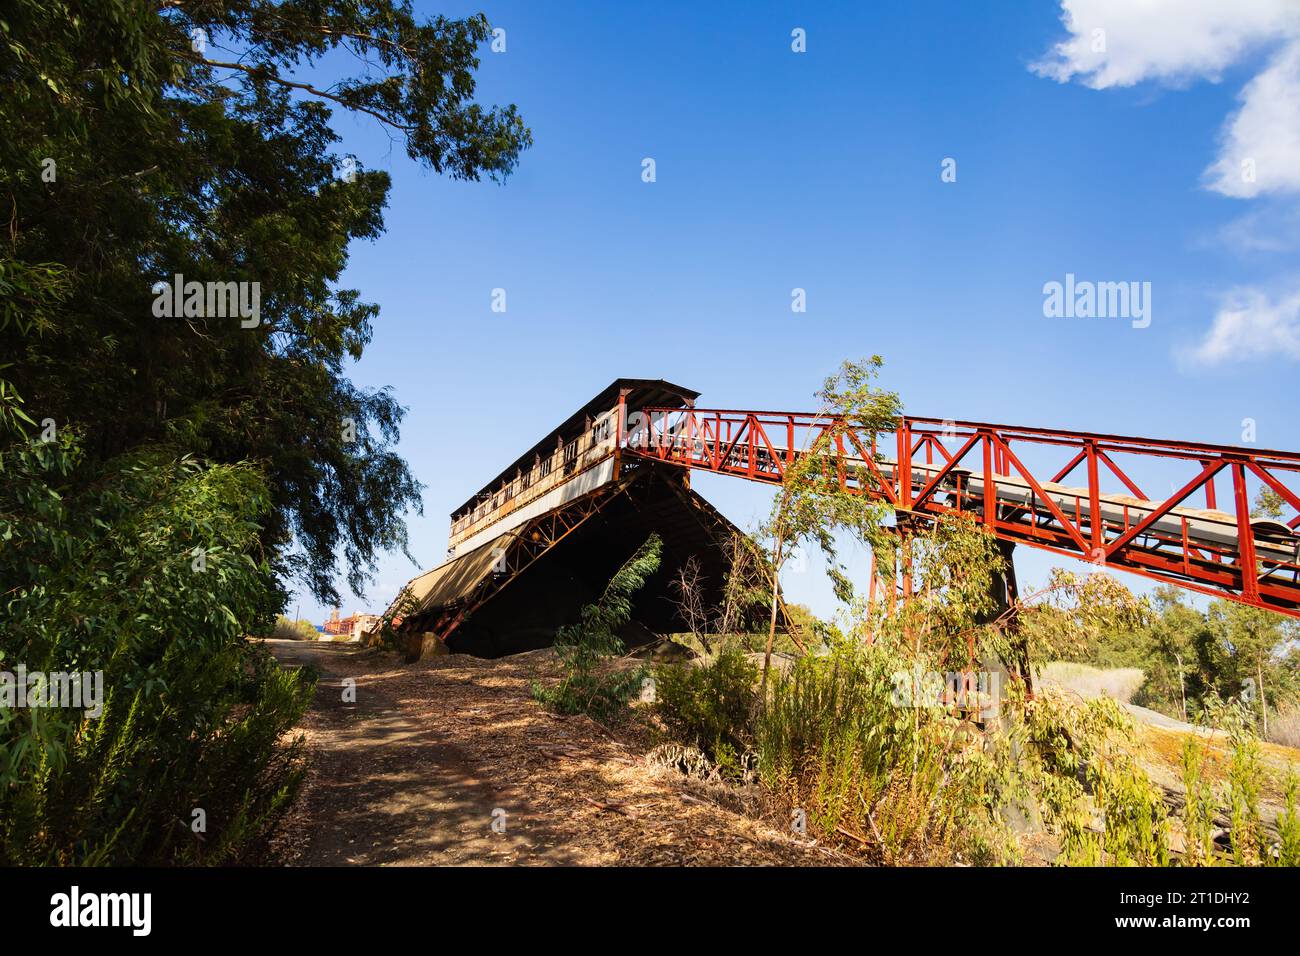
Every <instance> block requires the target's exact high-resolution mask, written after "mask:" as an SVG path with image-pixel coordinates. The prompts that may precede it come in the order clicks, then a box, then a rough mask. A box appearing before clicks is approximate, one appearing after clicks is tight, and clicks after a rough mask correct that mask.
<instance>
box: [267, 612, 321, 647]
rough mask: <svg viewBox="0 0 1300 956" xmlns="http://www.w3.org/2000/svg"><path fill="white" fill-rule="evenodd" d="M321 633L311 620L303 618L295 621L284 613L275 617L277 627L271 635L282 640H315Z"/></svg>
mask: <svg viewBox="0 0 1300 956" xmlns="http://www.w3.org/2000/svg"><path fill="white" fill-rule="evenodd" d="M319 634H320V632H319V631H317V630H316V626H315V625H314V624H312V622H311V621H308V620H305V619H302V618H299V619H298V620H296V621H293V620H290V619H289V618H287V617H285V616H284V615H283V614H281V615H279V616H278V617H277V618H276V619H275V627H274V628H273V629H272V630H271V636H272V637H276V638H279V639H280V640H282V641H314V640H316V638H317V637H318V636H319Z"/></svg>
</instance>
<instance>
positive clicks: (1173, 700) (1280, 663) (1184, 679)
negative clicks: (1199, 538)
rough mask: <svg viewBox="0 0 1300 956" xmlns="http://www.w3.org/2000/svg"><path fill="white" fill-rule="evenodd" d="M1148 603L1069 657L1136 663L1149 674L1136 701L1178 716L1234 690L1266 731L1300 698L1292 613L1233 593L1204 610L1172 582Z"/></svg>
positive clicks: (1299, 655)
mask: <svg viewBox="0 0 1300 956" xmlns="http://www.w3.org/2000/svg"><path fill="white" fill-rule="evenodd" d="M1153 603H1154V608H1153V613H1151V614H1150V615H1148V616H1147V618H1146V619H1145V620H1142V621H1134V622H1132V623H1130V624H1128V625H1123V624H1120V623H1118V622H1117V624H1116V625H1115V626H1112V627H1110V628H1109V629H1103V631H1102V632H1101V633H1100V634H1094V635H1092V636H1091V637H1090V639H1089V640H1087V641H1085V642H1083V646H1082V647H1081V648H1080V649H1079V653H1078V654H1075V655H1073V657H1074V659H1080V660H1086V661H1089V662H1091V663H1094V664H1097V665H1099V666H1102V667H1116V666H1120V667H1137V668H1140V669H1141V670H1142V671H1143V672H1144V673H1145V675H1146V680H1145V681H1144V683H1143V685H1142V687H1141V688H1140V689H1139V690H1138V693H1137V694H1136V696H1135V697H1134V703H1136V704H1140V705H1141V706H1143V707H1150V708H1152V709H1154V710H1158V711H1160V712H1162V713H1165V714H1169V715H1170V716H1173V717H1177V718H1179V719H1183V720H1189V719H1196V718H1197V717H1198V716H1199V715H1201V714H1203V713H1205V712H1206V710H1207V708H1211V707H1212V706H1213V705H1212V702H1213V701H1215V700H1218V699H1220V698H1225V699H1226V698H1235V699H1237V700H1239V701H1241V702H1242V704H1243V705H1245V706H1246V708H1247V710H1248V711H1249V713H1250V715H1251V721H1252V722H1253V723H1254V724H1255V725H1256V727H1257V729H1258V731H1259V733H1260V734H1261V735H1262V736H1264V737H1266V738H1268V737H1269V734H1270V732H1271V730H1272V727H1271V726H1270V724H1271V723H1272V722H1273V721H1274V719H1275V717H1276V716H1277V715H1278V713H1279V711H1281V712H1285V711H1287V710H1288V709H1290V708H1292V707H1294V706H1295V705H1296V704H1297V703H1300V646H1297V644H1296V638H1297V636H1298V635H1300V631H1297V629H1296V625H1295V623H1294V622H1293V621H1291V620H1289V619H1287V618H1285V617H1283V616H1281V615H1279V614H1275V613H1273V612H1271V611H1265V610H1260V609H1258V608H1252V607H1247V606H1245V605H1242V604H1238V603H1236V602H1231V601H1214V602H1212V603H1211V604H1210V606H1209V608H1208V609H1207V610H1205V611H1201V610H1198V609H1197V608H1194V607H1192V606H1190V605H1188V604H1187V603H1186V601H1185V600H1184V598H1183V596H1182V593H1181V592H1179V591H1177V590H1176V589H1174V588H1172V587H1161V588H1157V589H1156V592H1155V595H1154V602H1153ZM1067 656H1069V655H1067Z"/></svg>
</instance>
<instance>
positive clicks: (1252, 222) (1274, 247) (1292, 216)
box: [1193, 203, 1300, 259]
mask: <svg viewBox="0 0 1300 956" xmlns="http://www.w3.org/2000/svg"><path fill="white" fill-rule="evenodd" d="M1193 247H1194V248H1196V249H1201V250H1207V249H1208V250H1218V249H1227V250H1229V251H1230V252H1232V253H1233V254H1235V255H1237V256H1240V257H1242V258H1247V259H1249V258H1253V257H1255V256H1256V255H1258V254H1259V253H1270V254H1273V253H1282V252H1292V251H1294V250H1297V249H1300V205H1297V204H1295V203H1268V204H1265V205H1262V206H1257V207H1255V208H1253V209H1251V210H1250V211H1248V212H1246V213H1244V214H1243V215H1241V216H1238V217H1237V218H1235V219H1231V220H1229V221H1228V222H1226V223H1224V224H1223V225H1221V226H1219V227H1218V228H1216V229H1214V230H1212V231H1211V232H1209V233H1206V234H1204V235H1202V236H1200V237H1199V238H1198V239H1197V240H1196V241H1195V242H1194V243H1193Z"/></svg>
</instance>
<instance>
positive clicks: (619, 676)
mask: <svg viewBox="0 0 1300 956" xmlns="http://www.w3.org/2000/svg"><path fill="white" fill-rule="evenodd" d="M662 549H663V543H662V541H661V540H660V538H659V536H658V535H657V534H652V535H650V537H649V538H647V539H646V541H645V543H644V544H643V545H641V547H639V548H637V550H636V553H634V554H633V555H632V557H630V558H628V559H627V561H626V562H625V563H624V564H623V566H622V567H621V568H619V569H618V571H617V572H616V573H615V574H614V576H613V577H612V578H611V579H610V581H609V584H608V585H606V586H605V590H604V593H602V594H601V596H600V599H599V600H598V601H596V602H595V603H594V604H587V605H585V606H584V607H583V608H582V611H581V612H580V620H579V621H578V623H576V624H573V625H570V626H568V627H562V628H560V629H559V630H558V631H556V634H555V652H556V654H558V655H559V658H560V662H561V664H563V665H564V676H563V678H561V680H560V683H559V684H558V685H557V686H555V687H543V686H541V685H540V684H534V685H533V697H535V698H536V699H537V700H538V701H539V702H541V703H543V704H545V705H546V706H548V707H550V708H552V709H553V710H555V711H557V712H559V713H562V714H589V715H591V716H594V717H605V716H609V715H612V714H614V713H617V712H618V711H619V710H621V709H622V708H624V707H626V706H627V702H628V699H629V698H630V697H631V696H632V694H633V693H635V692H636V690H637V689H638V688H639V687H640V686H641V682H642V681H643V680H644V679H645V668H644V667H634V668H631V669H623V670H620V669H611V668H610V667H609V666H608V665H609V664H611V663H612V662H613V661H614V660H615V659H616V658H618V657H620V656H621V655H622V654H623V652H624V651H625V650H626V648H625V647H624V645H623V641H622V639H621V638H620V637H619V636H618V631H619V629H620V628H622V627H623V625H625V624H626V623H627V622H628V621H630V620H631V619H632V595H634V594H635V593H636V592H637V591H639V590H641V588H642V587H643V586H644V585H645V581H646V578H648V577H649V576H650V575H652V574H654V573H655V571H657V570H658V569H659V557H660V553H661V552H662Z"/></svg>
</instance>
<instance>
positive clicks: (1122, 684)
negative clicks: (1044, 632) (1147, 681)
mask: <svg viewBox="0 0 1300 956" xmlns="http://www.w3.org/2000/svg"><path fill="white" fill-rule="evenodd" d="M1144 677H1145V675H1144V674H1143V673H1142V670H1141V669H1140V668H1137V667H1113V668H1110V669H1108V670H1104V669H1102V668H1100V667H1093V666H1092V665H1091V664H1075V663H1071V662H1068V661H1052V662H1051V663H1049V664H1045V665H1043V667H1042V668H1040V669H1039V672H1038V679H1039V680H1040V681H1046V682H1047V683H1049V684H1055V685H1056V686H1057V687H1059V688H1061V689H1062V690H1064V691H1067V692H1069V693H1074V694H1078V695H1079V696H1080V697H1082V698H1083V699H1084V700H1092V699H1093V698H1095V697H1110V698H1112V699H1114V700H1117V701H1119V702H1120V703H1122V704H1129V703H1132V702H1133V695H1134V694H1136V693H1137V691H1138V688H1139V687H1141V686H1142V681H1143V679H1144Z"/></svg>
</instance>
